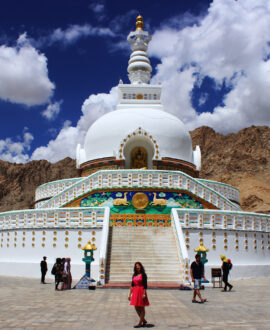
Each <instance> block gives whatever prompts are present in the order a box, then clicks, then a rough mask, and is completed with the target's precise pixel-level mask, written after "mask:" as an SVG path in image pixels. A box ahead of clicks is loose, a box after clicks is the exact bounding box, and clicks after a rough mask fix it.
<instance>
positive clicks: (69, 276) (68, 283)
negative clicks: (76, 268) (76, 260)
mask: <svg viewBox="0 0 270 330" xmlns="http://www.w3.org/2000/svg"><path fill="white" fill-rule="evenodd" d="M70 262H71V259H70V258H67V259H66V262H65V272H66V274H67V289H68V290H70V289H71V284H72V276H71V265H70Z"/></svg>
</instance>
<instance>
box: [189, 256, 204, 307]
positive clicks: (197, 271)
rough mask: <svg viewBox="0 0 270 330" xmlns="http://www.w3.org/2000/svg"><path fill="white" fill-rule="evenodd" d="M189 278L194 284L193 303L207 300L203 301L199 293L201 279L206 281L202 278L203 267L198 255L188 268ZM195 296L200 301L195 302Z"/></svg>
mask: <svg viewBox="0 0 270 330" xmlns="http://www.w3.org/2000/svg"><path fill="white" fill-rule="evenodd" d="M190 276H191V279H192V282H194V292H193V298H192V302H193V303H201V304H202V303H204V302H206V301H207V299H203V298H202V296H201V293H200V287H201V281H202V278H203V279H204V280H205V281H206V279H205V276H204V266H203V263H202V262H201V257H200V255H199V254H196V255H195V261H193V262H192V264H191V266H190ZM196 295H197V296H198V297H199V299H200V301H198V300H196Z"/></svg>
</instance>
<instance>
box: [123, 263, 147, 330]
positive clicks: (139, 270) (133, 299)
mask: <svg viewBox="0 0 270 330" xmlns="http://www.w3.org/2000/svg"><path fill="white" fill-rule="evenodd" d="M146 290H147V275H146V274H145V271H144V268H143V265H142V264H141V263H140V262H136V263H135V265H134V274H133V276H132V282H131V287H130V292H129V296H128V300H130V305H132V306H134V307H135V310H136V312H137V314H138V315H139V318H140V320H139V323H138V324H136V325H134V328H140V327H143V326H145V325H146V323H147V321H146V319H145V309H144V307H145V306H149V305H150V304H149V301H148V298H147V293H146Z"/></svg>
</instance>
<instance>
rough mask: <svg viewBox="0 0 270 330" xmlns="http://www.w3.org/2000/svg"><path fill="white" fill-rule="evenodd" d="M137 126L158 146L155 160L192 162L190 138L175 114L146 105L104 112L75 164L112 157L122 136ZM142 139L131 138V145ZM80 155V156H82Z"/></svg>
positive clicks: (86, 138) (125, 136)
mask: <svg viewBox="0 0 270 330" xmlns="http://www.w3.org/2000/svg"><path fill="white" fill-rule="evenodd" d="M139 128H141V129H142V130H143V131H145V132H147V133H148V136H149V135H151V136H152V137H153V140H155V141H156V143H157V145H158V149H159V159H162V158H163V157H170V158H176V159H179V160H180V159H181V160H185V161H188V162H193V152H192V143H191V138H190V135H189V133H188V131H187V130H186V128H185V126H184V124H183V123H182V122H181V120H179V119H178V118H177V117H175V116H173V115H171V114H169V113H167V112H165V111H163V110H158V109H151V108H150V107H147V106H146V107H143V106H140V107H134V108H133V109H130V108H128V107H127V109H125V108H124V109H121V110H116V111H112V112H109V113H107V114H106V115H104V116H102V117H100V118H99V119H98V120H96V121H95V122H94V124H93V125H92V126H91V127H90V128H89V130H88V132H87V134H86V137H85V143H84V150H83V151H84V152H83V154H84V155H83V156H84V157H80V160H79V159H77V161H78V163H79V164H78V165H80V164H81V163H83V162H87V161H91V160H94V159H98V158H105V157H116V158H118V152H119V149H120V145H121V143H122V142H123V139H125V138H127V136H128V135H129V134H132V133H133V132H134V131H136V130H138V129H139ZM141 142H142V139H141V138H139V137H138V139H137V145H136V138H133V143H132V144H133V146H135V145H136V146H140V143H141ZM82 158H83V159H82Z"/></svg>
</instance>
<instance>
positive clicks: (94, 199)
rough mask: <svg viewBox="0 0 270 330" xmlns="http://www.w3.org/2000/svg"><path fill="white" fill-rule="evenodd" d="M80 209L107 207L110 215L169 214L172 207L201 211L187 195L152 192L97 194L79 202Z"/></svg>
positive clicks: (199, 203)
mask: <svg viewBox="0 0 270 330" xmlns="http://www.w3.org/2000/svg"><path fill="white" fill-rule="evenodd" d="M80 206H81V207H89V206H90V207H94V206H108V207H110V209H111V213H123V214H132V213H139V212H140V210H141V212H143V213H144V214H170V212H171V209H172V208H173V207H177V208H192V209H203V205H202V203H201V202H200V201H198V200H196V199H195V198H194V197H192V196H190V195H189V194H187V193H183V192H182V193H177V192H153V191H109V192H97V193H94V194H91V195H89V196H87V197H85V198H83V199H82V200H81V203H80Z"/></svg>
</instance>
